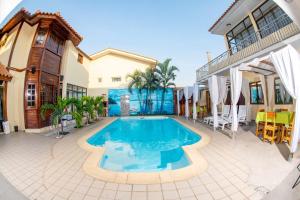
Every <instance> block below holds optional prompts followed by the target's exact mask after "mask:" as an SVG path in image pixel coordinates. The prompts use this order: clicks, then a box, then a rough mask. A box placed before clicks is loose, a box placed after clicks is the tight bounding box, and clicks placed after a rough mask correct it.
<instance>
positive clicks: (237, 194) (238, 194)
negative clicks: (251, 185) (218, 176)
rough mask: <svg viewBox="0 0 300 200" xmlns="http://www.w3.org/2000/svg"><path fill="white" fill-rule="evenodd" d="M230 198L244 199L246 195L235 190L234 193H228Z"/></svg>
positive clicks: (233, 199) (235, 199)
mask: <svg viewBox="0 0 300 200" xmlns="http://www.w3.org/2000/svg"><path fill="white" fill-rule="evenodd" d="M230 198H231V199H232V200H243V199H246V197H245V196H244V195H243V194H242V193H240V192H237V193H234V194H232V195H230Z"/></svg>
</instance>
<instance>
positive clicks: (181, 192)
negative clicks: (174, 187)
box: [178, 188, 195, 198]
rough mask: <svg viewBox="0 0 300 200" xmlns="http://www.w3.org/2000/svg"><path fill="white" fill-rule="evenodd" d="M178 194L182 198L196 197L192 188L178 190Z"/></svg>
mask: <svg viewBox="0 0 300 200" xmlns="http://www.w3.org/2000/svg"><path fill="white" fill-rule="evenodd" d="M178 193H179V196H180V198H183V197H191V196H195V194H194V192H193V190H192V189H191V188H183V189H178Z"/></svg>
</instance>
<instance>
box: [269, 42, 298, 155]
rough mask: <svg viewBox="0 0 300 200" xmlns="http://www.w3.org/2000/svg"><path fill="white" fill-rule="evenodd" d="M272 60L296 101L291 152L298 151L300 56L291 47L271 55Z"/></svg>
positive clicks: (287, 89) (286, 87)
mask: <svg viewBox="0 0 300 200" xmlns="http://www.w3.org/2000/svg"><path fill="white" fill-rule="evenodd" d="M271 60H272V62H273V64H274V66H275V69H276V71H277V73H278V75H279V77H280V79H281V82H282V83H283V85H284V87H285V89H286V91H287V92H288V93H289V94H290V95H291V96H292V97H293V98H294V99H295V100H296V108H295V124H294V132H293V136H292V144H291V152H292V153H294V152H295V151H296V150H297V146H298V142H299V133H300V78H299V74H300V67H299V66H300V56H299V54H298V52H297V51H296V50H295V49H294V48H293V47H292V46H291V45H288V46H287V47H285V48H283V49H281V50H279V51H277V52H276V53H274V52H272V53H271Z"/></svg>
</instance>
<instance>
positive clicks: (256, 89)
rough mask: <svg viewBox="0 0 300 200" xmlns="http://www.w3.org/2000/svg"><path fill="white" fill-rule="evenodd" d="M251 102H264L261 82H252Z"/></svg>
mask: <svg viewBox="0 0 300 200" xmlns="http://www.w3.org/2000/svg"><path fill="white" fill-rule="evenodd" d="M250 103H251V104H264V94H263V91H262V87H261V82H260V81H259V82H253V83H250Z"/></svg>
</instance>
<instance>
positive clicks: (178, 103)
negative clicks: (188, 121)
mask: <svg viewBox="0 0 300 200" xmlns="http://www.w3.org/2000/svg"><path fill="white" fill-rule="evenodd" d="M179 93H180V91H179V90H177V115H178V116H179V113H180V102H179V101H180V100H179Z"/></svg>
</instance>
